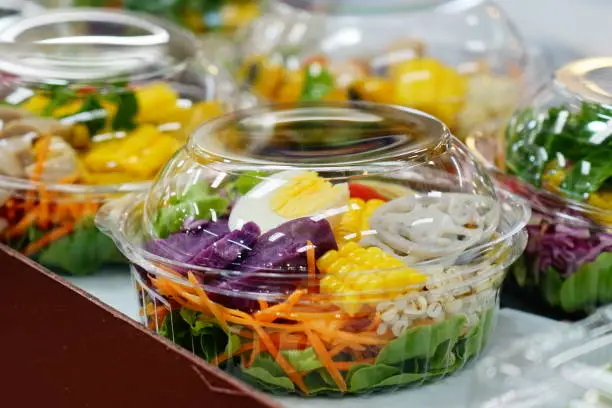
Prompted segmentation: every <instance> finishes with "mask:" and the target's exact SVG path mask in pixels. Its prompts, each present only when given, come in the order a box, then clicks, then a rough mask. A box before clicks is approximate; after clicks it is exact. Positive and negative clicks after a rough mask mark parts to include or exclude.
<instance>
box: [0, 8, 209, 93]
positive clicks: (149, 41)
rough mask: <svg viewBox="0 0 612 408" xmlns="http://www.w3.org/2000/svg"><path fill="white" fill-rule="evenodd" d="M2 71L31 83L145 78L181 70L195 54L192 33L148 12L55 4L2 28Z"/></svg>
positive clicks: (0, 42)
mask: <svg viewBox="0 0 612 408" xmlns="http://www.w3.org/2000/svg"><path fill="white" fill-rule="evenodd" d="M0 50H1V51H2V58H1V59H0V70H2V71H4V72H5V73H7V74H9V75H14V76H18V77H20V78H22V79H24V80H31V81H34V82H50V83H53V82H57V81H60V82H92V81H105V80H111V79H114V80H117V79H126V80H127V79H129V80H131V81H135V80H138V79H144V78H146V79H148V78H151V77H156V76H163V75H167V74H171V73H174V72H177V71H179V70H181V69H182V68H183V67H184V65H185V64H186V63H187V61H188V60H190V59H192V58H193V57H194V56H195V55H196V50H197V46H196V42H195V39H194V38H193V37H191V36H190V35H189V34H188V33H186V32H184V31H183V30H181V29H180V28H178V27H175V26H173V25H172V24H169V23H166V22H163V21H161V20H157V19H154V18H151V17H148V16H146V15H140V14H135V13H127V12H124V11H114V10H108V9H94V8H92V9H89V8H75V9H57V10H53V11H45V12H44V13H40V14H38V15H31V16H25V17H23V18H20V19H17V20H16V21H14V22H13V23H11V24H10V25H8V26H7V27H4V29H3V30H1V31H0Z"/></svg>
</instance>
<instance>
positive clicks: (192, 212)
mask: <svg viewBox="0 0 612 408" xmlns="http://www.w3.org/2000/svg"><path fill="white" fill-rule="evenodd" d="M229 204H230V201H229V200H228V199H227V198H225V197H221V196H220V195H218V194H215V193H212V192H211V191H210V188H209V187H208V185H206V184H204V183H199V184H194V185H192V186H191V187H190V188H189V189H188V190H187V191H186V192H185V193H184V194H183V195H181V196H175V197H172V198H171V199H170V200H168V206H166V207H163V208H160V209H159V211H158V212H157V214H156V216H155V219H154V221H153V227H154V228H155V232H156V233H157V235H158V236H159V237H160V238H166V237H167V236H168V235H170V234H172V233H174V232H177V231H179V230H180V229H181V227H182V226H183V221H184V220H185V219H186V218H189V217H192V218H195V219H198V220H209V219H211V218H212V217H213V215H214V214H216V215H221V214H224V213H225V212H227V209H228V207H229Z"/></svg>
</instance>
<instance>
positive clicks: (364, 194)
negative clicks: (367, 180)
mask: <svg viewBox="0 0 612 408" xmlns="http://www.w3.org/2000/svg"><path fill="white" fill-rule="evenodd" d="M349 192H350V195H351V198H361V199H362V200H364V201H368V200H373V199H378V200H383V201H388V200H387V197H385V196H383V195H381V194H380V193H378V191H376V190H375V189H373V188H372V187H370V186H366V185H365V184H359V183H349Z"/></svg>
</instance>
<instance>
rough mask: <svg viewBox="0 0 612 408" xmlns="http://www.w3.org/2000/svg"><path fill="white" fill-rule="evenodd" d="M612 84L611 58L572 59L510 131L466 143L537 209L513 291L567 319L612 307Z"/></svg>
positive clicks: (480, 134) (484, 131)
mask: <svg viewBox="0 0 612 408" xmlns="http://www.w3.org/2000/svg"><path fill="white" fill-rule="evenodd" d="M610 81H612V58H608V57H605V58H590V59H585V60H579V61H574V62H571V63H569V64H568V65H566V66H564V67H562V68H560V69H559V70H558V71H557V72H556V74H555V75H554V77H553V78H551V80H550V81H549V83H548V84H547V85H546V86H544V87H543V88H542V89H541V90H540V91H539V92H538V93H537V94H536V95H535V96H534V97H533V99H532V100H531V101H530V103H528V104H526V106H525V107H524V108H521V109H520V110H519V111H517V112H516V113H515V114H514V116H513V118H512V119H511V121H510V123H509V125H508V126H507V127H506V128H505V130H504V131H502V132H499V131H498V128H497V126H496V125H495V124H493V125H491V126H490V127H486V126H484V127H482V128H481V129H480V130H478V131H476V132H474V134H473V135H471V136H470V137H469V138H468V140H467V143H468V145H469V146H470V147H471V148H472V150H474V151H476V152H477V153H478V154H479V156H480V157H481V159H482V160H483V161H485V162H486V163H488V165H489V167H490V168H492V169H493V171H494V172H497V173H498V178H499V179H500V180H501V181H502V183H504V184H505V186H506V188H509V189H510V190H511V191H514V192H515V193H517V194H520V195H522V196H523V197H525V198H526V199H528V200H529V201H530V204H531V207H532V209H533V214H532V219H531V221H530V223H529V225H528V227H527V228H528V231H529V244H528V246H527V250H526V251H525V253H524V255H523V257H522V258H521V259H520V260H519V261H518V262H517V263H516V264H515V265H514V266H513V271H512V273H510V276H511V279H512V283H513V284H514V285H513V286H514V287H515V289H518V290H519V291H520V293H522V294H524V295H525V297H526V298H527V299H530V300H531V301H532V302H534V303H541V304H543V305H544V306H551V307H552V308H554V309H555V310H557V311H561V312H562V313H567V314H568V316H569V314H570V313H571V314H574V313H578V314H584V312H592V311H593V310H594V309H595V308H596V307H597V306H598V305H602V304H606V303H610V302H611V301H612V229H611V228H610V227H611V225H612V167H611V166H610V156H609V155H608V153H612V142H611V141H610V140H612V139H611V138H610V135H611V134H612V130H611V129H612V128H611V127H610V123H612V122H611V121H610V120H611V119H612V91H610V83H611V82H610ZM502 133H503V134H502ZM503 171H505V172H506V173H507V174H508V175H503V174H501V172H503Z"/></svg>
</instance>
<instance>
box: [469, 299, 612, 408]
mask: <svg viewBox="0 0 612 408" xmlns="http://www.w3.org/2000/svg"><path fill="white" fill-rule="evenodd" d="M611 362H612V309H611V308H610V307H609V306H608V307H605V308H602V309H599V310H598V311H597V312H595V313H594V314H593V315H591V316H590V317H588V318H586V319H585V320H582V321H580V322H578V323H573V324H564V325H562V326H561V327H559V328H557V329H555V330H553V331H548V332H542V333H538V334H535V335H532V336H530V337H528V338H525V339H520V340H517V341H516V342H515V343H513V344H512V345H511V346H510V347H506V348H505V349H503V350H502V349H495V348H494V349H493V350H492V351H491V352H489V353H488V355H487V357H484V358H483V359H482V360H481V361H480V362H479V363H478V364H477V366H476V368H475V374H474V376H475V377H474V380H473V383H472V390H471V397H470V403H469V404H468V408H493V407H495V408H536V407H537V408H553V407H554V408H605V407H610V406H612V370H611V368H612V365H611Z"/></svg>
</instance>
